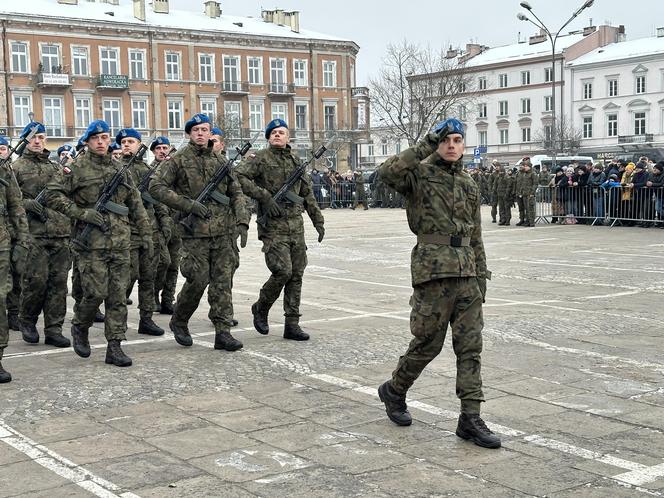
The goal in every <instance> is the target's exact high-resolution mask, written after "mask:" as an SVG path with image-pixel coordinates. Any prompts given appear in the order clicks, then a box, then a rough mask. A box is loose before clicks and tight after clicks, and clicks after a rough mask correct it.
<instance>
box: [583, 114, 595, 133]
mask: <svg viewBox="0 0 664 498" xmlns="http://www.w3.org/2000/svg"><path fill="white" fill-rule="evenodd" d="M583 138H593V117H592V116H585V117H584V118H583Z"/></svg>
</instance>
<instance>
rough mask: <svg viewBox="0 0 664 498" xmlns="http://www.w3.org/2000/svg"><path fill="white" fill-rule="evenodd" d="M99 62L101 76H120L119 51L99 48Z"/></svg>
mask: <svg viewBox="0 0 664 498" xmlns="http://www.w3.org/2000/svg"><path fill="white" fill-rule="evenodd" d="M99 60H100V69H101V71H100V72H101V74H114V75H115V74H120V51H119V50H118V49H117V48H104V47H101V48H100V49H99ZM107 122H108V121H107Z"/></svg>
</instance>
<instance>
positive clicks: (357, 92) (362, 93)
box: [350, 86, 369, 98]
mask: <svg viewBox="0 0 664 498" xmlns="http://www.w3.org/2000/svg"><path fill="white" fill-rule="evenodd" d="M350 95H351V97H353V98H355V97H368V96H369V89H368V88H367V87H366V86H356V87H355V88H351V90H350Z"/></svg>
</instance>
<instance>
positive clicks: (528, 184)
mask: <svg viewBox="0 0 664 498" xmlns="http://www.w3.org/2000/svg"><path fill="white" fill-rule="evenodd" d="M538 183H539V179H538V177H537V175H536V174H535V172H534V171H533V170H532V169H531V170H530V171H528V172H527V173H526V172H525V171H519V173H518V174H517V175H516V184H515V186H514V192H515V193H516V195H522V196H528V195H535V192H537V184H538Z"/></svg>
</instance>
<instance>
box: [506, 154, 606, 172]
mask: <svg viewBox="0 0 664 498" xmlns="http://www.w3.org/2000/svg"><path fill="white" fill-rule="evenodd" d="M574 161H576V162H577V163H579V166H581V165H585V164H588V163H589V162H594V159H593V158H592V157H590V156H556V166H569V165H570V164H572V163H573V162H574ZM530 162H531V163H532V165H533V169H534V170H535V171H540V170H541V168H542V166H544V167H545V168H546V169H548V170H549V171H551V166H552V165H553V159H552V158H551V156H545V155H543V154H539V155H536V156H530ZM515 166H516V167H517V168H518V167H519V166H521V159H519V160H518V161H517V163H516V164H515Z"/></svg>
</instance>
